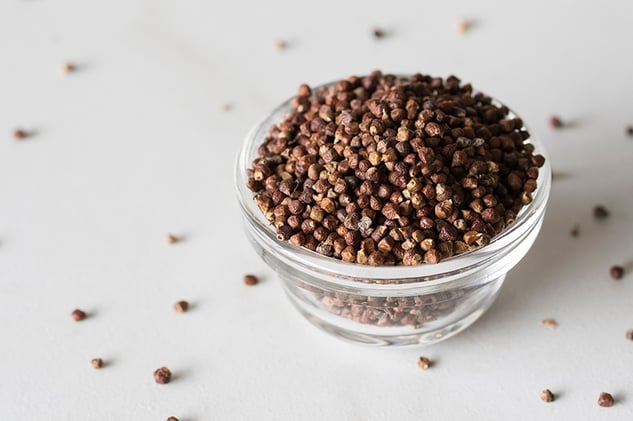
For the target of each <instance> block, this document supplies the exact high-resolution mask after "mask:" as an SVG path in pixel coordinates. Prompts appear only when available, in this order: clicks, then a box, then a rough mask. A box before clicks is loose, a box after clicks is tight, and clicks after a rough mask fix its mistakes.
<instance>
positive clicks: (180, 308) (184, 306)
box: [174, 301, 189, 313]
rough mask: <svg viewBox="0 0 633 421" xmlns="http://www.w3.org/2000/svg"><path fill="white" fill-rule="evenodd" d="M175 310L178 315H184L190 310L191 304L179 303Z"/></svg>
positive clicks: (175, 305)
mask: <svg viewBox="0 0 633 421" xmlns="http://www.w3.org/2000/svg"><path fill="white" fill-rule="evenodd" d="M174 310H176V313H184V312H186V311H187V310H189V303H188V302H186V301H178V302H177V303H176V304H174Z"/></svg>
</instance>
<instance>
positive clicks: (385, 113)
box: [247, 71, 545, 266]
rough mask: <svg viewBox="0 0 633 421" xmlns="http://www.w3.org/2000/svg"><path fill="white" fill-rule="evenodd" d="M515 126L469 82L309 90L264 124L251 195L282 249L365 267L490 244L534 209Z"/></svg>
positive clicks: (382, 80) (378, 82) (393, 81)
mask: <svg viewBox="0 0 633 421" xmlns="http://www.w3.org/2000/svg"><path fill="white" fill-rule="evenodd" d="M529 137H530V135H529V133H528V132H527V131H526V130H525V129H524V127H523V122H522V121H521V119H519V118H516V117H514V116H512V115H510V114H509V110H508V108H507V107H505V106H499V105H497V104H495V103H494V102H493V100H492V99H491V98H490V97H488V96H486V95H484V94H482V93H475V92H473V89H472V87H471V85H470V84H462V83H461V82H460V80H459V79H458V78H456V77H455V76H449V77H448V78H447V79H446V80H444V79H442V78H437V77H430V76H426V75H421V74H415V75H413V76H411V77H405V78H403V77H396V76H394V75H388V74H382V73H381V72H378V71H376V72H373V73H372V74H370V75H368V76H364V77H357V76H352V77H349V78H347V79H343V80H340V81H338V82H336V83H334V84H332V85H330V86H327V87H319V88H318V89H315V90H314V92H313V91H312V89H310V87H309V86H307V85H301V86H300V87H299V93H298V96H297V97H296V98H294V100H293V109H292V110H291V111H290V112H289V113H288V114H287V115H286V116H285V117H284V118H283V119H282V120H281V121H279V122H278V123H276V124H274V125H273V126H271V127H270V128H269V130H268V136H267V137H266V138H265V139H264V140H263V143H262V144H261V145H260V147H259V149H258V156H257V158H255V160H254V161H253V162H252V167H251V168H250V169H249V170H248V176H249V178H248V182H247V185H248V188H249V189H250V190H252V191H253V192H254V193H255V201H256V203H257V206H258V207H259V209H260V210H261V211H262V212H263V213H264V215H265V216H266V218H267V219H268V220H269V221H270V222H271V224H273V225H274V227H275V228H276V230H277V237H278V238H279V240H285V241H289V242H290V243H292V244H294V245H297V246H303V247H305V248H307V249H310V250H312V251H316V252H317V253H320V254H322V255H325V256H330V257H334V258H337V259H342V260H344V261H346V262H356V263H361V264H369V265H373V266H381V265H396V264H403V265H417V264H420V263H423V262H424V263H438V262H439V261H440V260H441V259H445V258H448V257H451V256H453V255H456V254H460V253H464V252H466V251H469V250H472V249H474V248H476V247H480V246H484V245H486V244H488V242H489V241H490V239H491V238H492V237H493V236H495V235H497V234H499V233H500V232H501V231H503V229H504V228H505V227H506V226H508V224H511V223H512V222H513V221H514V220H515V219H516V217H517V213H518V212H519V210H520V209H521V208H522V207H523V206H525V205H527V204H529V203H530V202H531V201H532V193H533V192H534V191H535V190H536V188H537V182H536V180H537V178H538V173H539V167H541V166H542V165H543V164H544V161H545V159H544V158H543V156H541V155H537V154H535V153H534V146H533V145H532V144H530V143H529V142H528V139H529Z"/></svg>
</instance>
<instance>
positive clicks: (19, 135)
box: [13, 129, 29, 140]
mask: <svg viewBox="0 0 633 421" xmlns="http://www.w3.org/2000/svg"><path fill="white" fill-rule="evenodd" d="M27 137H29V134H28V133H27V132H26V131H24V130H22V129H15V130H14V131H13V138H14V139H15V140H22V139H25V138H27Z"/></svg>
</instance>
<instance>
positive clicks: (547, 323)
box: [541, 319, 558, 329]
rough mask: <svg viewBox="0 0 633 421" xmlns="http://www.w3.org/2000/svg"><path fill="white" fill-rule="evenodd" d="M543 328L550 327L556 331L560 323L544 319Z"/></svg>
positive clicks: (542, 321)
mask: <svg viewBox="0 0 633 421" xmlns="http://www.w3.org/2000/svg"><path fill="white" fill-rule="evenodd" d="M541 326H545V327H549V328H550V329H556V328H557V327H558V323H557V322H556V320H554V319H543V320H541Z"/></svg>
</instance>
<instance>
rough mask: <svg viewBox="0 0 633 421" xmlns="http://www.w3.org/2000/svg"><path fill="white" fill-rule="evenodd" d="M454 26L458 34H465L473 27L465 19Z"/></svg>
mask: <svg viewBox="0 0 633 421" xmlns="http://www.w3.org/2000/svg"><path fill="white" fill-rule="evenodd" d="M455 26H456V28H457V32H459V33H460V34H463V33H465V32H467V31H468V30H469V29H470V28H471V27H472V26H473V24H472V22H471V21H468V20H466V19H460V20H458V21H457V23H456V24H455Z"/></svg>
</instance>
